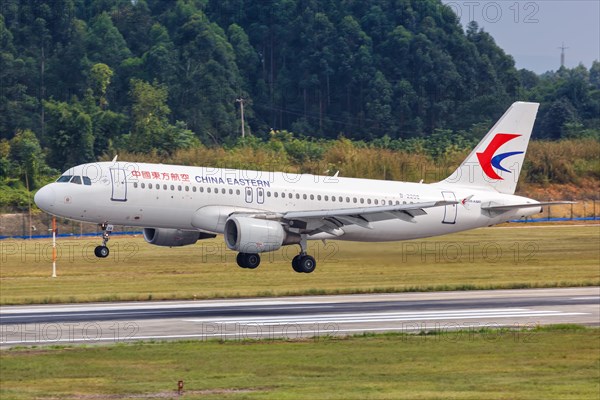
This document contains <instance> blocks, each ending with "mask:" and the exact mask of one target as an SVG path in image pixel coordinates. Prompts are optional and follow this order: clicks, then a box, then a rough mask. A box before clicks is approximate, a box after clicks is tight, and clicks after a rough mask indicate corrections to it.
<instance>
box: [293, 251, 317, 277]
mask: <svg viewBox="0 0 600 400" xmlns="http://www.w3.org/2000/svg"><path fill="white" fill-rule="evenodd" d="M297 265H298V269H299V270H300V271H301V272H304V273H305V274H310V273H311V272H313V271H314V270H315V268H316V267H317V262H316V261H315V259H314V258H313V257H311V256H309V255H306V256H301V257H300V259H299V260H298V263H297Z"/></svg>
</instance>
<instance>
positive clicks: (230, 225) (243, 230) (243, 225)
mask: <svg viewBox="0 0 600 400" xmlns="http://www.w3.org/2000/svg"><path fill="white" fill-rule="evenodd" d="M224 234H225V243H226V244H227V247H229V249H231V250H235V251H239V252H241V253H263V252H266V251H275V250H277V249H279V248H280V247H281V246H283V245H288V244H297V243H300V235H297V234H293V233H289V232H286V231H285V230H284V229H283V226H281V224H280V223H279V222H277V221H269V220H264V219H257V218H249V217H235V216H234V217H229V218H228V219H227V222H225V232H224Z"/></svg>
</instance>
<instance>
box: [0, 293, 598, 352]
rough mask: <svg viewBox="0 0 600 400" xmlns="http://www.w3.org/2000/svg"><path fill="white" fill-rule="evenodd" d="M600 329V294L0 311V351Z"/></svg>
mask: <svg viewBox="0 0 600 400" xmlns="http://www.w3.org/2000/svg"><path fill="white" fill-rule="evenodd" d="M558 323H577V324H585V325H594V326H599V325H600V287H586V288H561V289H527V290H490V291H461V292H432V293H399V294H373V295H341V296H308V297H280V298H251V299H234V300H203V301H168V302H135V303H97V304H68V305H39V306H5V307H0V347H3V348H6V347H11V346H17V345H28V346H31V345H56V344H62V345H64V344H93V343H111V342H123V341H132V340H172V339H198V340H207V339H225V340H243V339H254V338H259V339H272V338H298V337H312V336H319V335H345V334H356V333H361V332H385V331H400V332H419V331H432V330H438V331H440V330H451V329H467V330H468V329H480V328H486V327H489V328H495V327H509V328H523V327H534V326H537V325H546V324H558Z"/></svg>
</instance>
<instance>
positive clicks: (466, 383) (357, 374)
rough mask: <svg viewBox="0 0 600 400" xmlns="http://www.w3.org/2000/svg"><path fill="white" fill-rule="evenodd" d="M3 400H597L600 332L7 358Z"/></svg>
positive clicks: (393, 337)
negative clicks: (179, 385) (180, 385)
mask: <svg viewBox="0 0 600 400" xmlns="http://www.w3.org/2000/svg"><path fill="white" fill-rule="evenodd" d="M0 357H1V361H2V362H1V363H0V382H1V384H0V398H2V399H50V398H52V399H56V398H60V399H130V398H131V399H133V398H136V399H137V398H177V395H176V394H175V389H176V387H177V382H178V381H179V380H183V381H184V389H185V390H186V393H185V395H184V396H183V398H185V399H200V398H202V399H207V398H215V399H216V398H231V399H237V398H252V399H262V398H270V399H286V398H287V399H293V398H302V399H309V398H311V399H316V398H319V399H367V398H370V399H390V398H394V399H439V398H444V399H507V398H510V399H536V400H537V399H559V398H560V399H577V400H582V399H594V400H597V399H598V393H599V391H600V330H598V329H587V328H581V327H574V326H562V327H546V328H539V329H536V330H533V331H508V330H506V331H482V332H468V331H462V332H451V333H441V334H438V335H402V334H388V335H376V336H363V337H349V338H319V339H308V340H303V341H279V340H275V341H260V342H246V341H240V342H235V341H229V342H217V341H208V342H189V341H188V342H162V343H136V344H120V345H113V346H98V347H90V348H85V347H67V348H52V349H35V348H28V349H16V350H10V351H2V352H0Z"/></svg>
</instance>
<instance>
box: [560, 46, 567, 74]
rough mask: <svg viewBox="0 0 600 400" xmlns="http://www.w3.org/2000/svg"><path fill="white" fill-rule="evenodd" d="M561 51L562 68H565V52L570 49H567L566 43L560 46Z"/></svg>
mask: <svg viewBox="0 0 600 400" xmlns="http://www.w3.org/2000/svg"><path fill="white" fill-rule="evenodd" d="M559 49H560V66H561V68H562V67H564V66H565V50H566V49H568V47H565V42H563V44H562V46H560V47H559Z"/></svg>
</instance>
